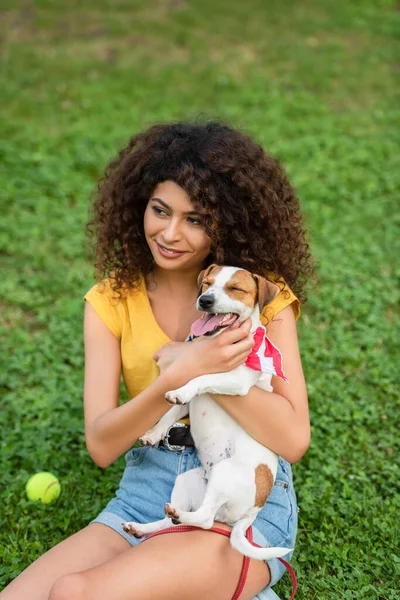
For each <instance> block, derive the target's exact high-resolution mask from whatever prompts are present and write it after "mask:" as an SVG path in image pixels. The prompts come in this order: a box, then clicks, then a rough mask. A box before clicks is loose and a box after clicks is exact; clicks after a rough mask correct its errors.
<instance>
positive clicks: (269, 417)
mask: <svg viewBox="0 0 400 600" xmlns="http://www.w3.org/2000/svg"><path fill="white" fill-rule="evenodd" d="M267 334H268V337H269V339H270V340H271V341H272V342H273V343H274V344H275V346H277V348H279V350H280V351H281V353H282V357H283V368H284V372H285V375H286V377H287V379H288V381H289V383H287V384H286V383H285V382H284V381H282V379H280V378H279V377H273V378H272V386H273V389H274V391H273V392H267V391H265V390H262V389H261V388H258V387H257V386H254V387H253V388H251V390H250V392H249V393H248V394H247V396H235V397H232V396H225V395H219V394H212V397H213V398H214V400H215V401H216V402H218V404H219V405H220V406H221V407H222V408H223V409H224V410H225V411H226V412H227V413H228V414H229V415H230V416H231V417H232V418H233V419H235V421H237V422H238V423H239V425H241V426H242V427H243V429H245V430H246V431H247V433H248V434H249V435H251V436H252V437H254V438H255V439H256V440H257V441H258V442H260V443H261V444H263V445H264V446H267V447H268V448H270V449H271V450H273V451H274V452H276V453H277V454H279V455H280V456H282V458H284V459H285V460H287V461H288V462H291V463H293V462H296V461H298V460H300V458H301V457H302V456H303V454H305V452H306V450H307V448H308V446H309V443H310V420H309V412H308V399H307V389H306V384H305V380H304V375H303V369H302V366H301V359H300V352H299V346H298V341H297V331H296V321H295V318H294V315H293V310H292V308H291V307H290V306H287V307H286V308H284V309H283V310H282V311H281V312H280V313H279V314H278V315H277V316H276V317H275V318H274V319H273V320H272V321H271V322H270V323H269V324H268V327H267Z"/></svg>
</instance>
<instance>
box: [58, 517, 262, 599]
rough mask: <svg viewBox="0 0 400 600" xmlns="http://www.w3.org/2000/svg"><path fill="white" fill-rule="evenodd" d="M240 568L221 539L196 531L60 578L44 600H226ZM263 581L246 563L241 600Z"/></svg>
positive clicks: (258, 564)
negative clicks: (72, 599) (46, 599)
mask: <svg viewBox="0 0 400 600" xmlns="http://www.w3.org/2000/svg"><path fill="white" fill-rule="evenodd" d="M217 525H218V527H224V525H222V524H219V523H218V524H217ZM227 529H229V528H227ZM242 563H243V556H242V555H241V554H239V552H237V551H236V550H234V549H233V548H232V546H231V545H230V542H229V539H228V538H226V537H225V536H222V535H219V534H217V533H213V532H211V531H199V530H195V531H189V532H185V533H170V534H166V535H160V536H158V537H155V538H152V539H149V540H148V541H146V542H142V543H141V544H139V546H136V547H134V548H131V549H129V550H128V551H127V552H123V553H122V554H119V555H118V556H116V557H115V558H113V559H111V560H109V561H108V562H107V563H105V564H102V565H99V566H97V567H94V568H91V569H89V570H86V571H83V572H80V573H75V574H72V575H67V576H66V577H62V578H61V579H59V580H58V581H57V582H56V583H55V585H54V587H53V588H52V590H51V593H50V597H49V600H70V599H71V598H74V600H87V599H88V598H90V600H104V598H107V600H132V598H137V599H138V600H176V598H179V599H182V600H230V599H231V598H232V596H233V594H234V592H235V590H236V586H237V584H238V581H239V577H240V572H241V568H242ZM268 582H269V569H268V567H267V565H266V564H265V563H264V562H263V561H256V560H252V561H251V562H250V568H249V573H248V576H247V581H246V585H245V588H244V591H243V594H242V595H241V597H240V598H241V600H250V599H251V598H254V596H256V595H257V594H258V592H260V590H262V589H263V588H264V587H265V586H266V585H267V584H268Z"/></svg>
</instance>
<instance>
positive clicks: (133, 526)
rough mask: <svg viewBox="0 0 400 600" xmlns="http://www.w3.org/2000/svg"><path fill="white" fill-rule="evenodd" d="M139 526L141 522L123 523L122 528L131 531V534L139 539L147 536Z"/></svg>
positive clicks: (127, 531) (126, 531)
mask: <svg viewBox="0 0 400 600" xmlns="http://www.w3.org/2000/svg"><path fill="white" fill-rule="evenodd" d="M139 528H140V525H139V523H122V529H123V530H124V531H125V533H129V535H132V536H133V537H135V538H137V539H138V540H140V539H141V538H142V537H144V536H145V534H144V533H142V532H141V531H140V530H139Z"/></svg>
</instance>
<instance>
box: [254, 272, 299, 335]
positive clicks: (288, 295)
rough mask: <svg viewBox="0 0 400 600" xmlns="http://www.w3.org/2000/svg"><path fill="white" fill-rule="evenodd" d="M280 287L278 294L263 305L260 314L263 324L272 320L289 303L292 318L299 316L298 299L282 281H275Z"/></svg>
mask: <svg viewBox="0 0 400 600" xmlns="http://www.w3.org/2000/svg"><path fill="white" fill-rule="evenodd" d="M275 283H276V284H277V285H279V287H280V288H281V291H280V292H279V294H278V295H277V296H276V297H275V298H274V299H273V300H272V302H271V303H270V304H267V305H266V306H264V308H263V310H262V311H261V314H260V320H261V323H262V324H263V325H264V326H265V325H267V323H269V322H270V321H272V319H274V318H275V317H276V315H277V314H278V313H279V312H280V311H281V310H283V309H284V308H286V306H289V305H291V306H292V308H293V313H294V318H295V319H296V321H297V319H298V318H299V316H300V300H299V299H298V298H297V297H296V296H295V295H294V293H293V292H292V290H291V289H290V288H289V287H288V286H287V285H286V284H284V283H281V282H278V281H276V282H275Z"/></svg>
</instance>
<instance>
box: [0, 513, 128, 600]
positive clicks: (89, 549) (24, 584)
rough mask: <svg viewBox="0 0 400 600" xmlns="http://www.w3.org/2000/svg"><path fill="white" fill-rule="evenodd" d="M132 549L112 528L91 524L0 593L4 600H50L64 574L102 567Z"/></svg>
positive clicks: (38, 561)
mask: <svg viewBox="0 0 400 600" xmlns="http://www.w3.org/2000/svg"><path fill="white" fill-rule="evenodd" d="M130 547H131V546H130V544H129V542H128V541H127V540H125V539H124V538H123V537H122V536H121V535H119V533H117V532H116V531H114V530H113V529H111V528H110V527H107V526H106V525H102V524H100V523H93V524H90V525H88V526H87V527H85V528H84V529H82V531H79V532H78V533H75V534H74V535H72V536H71V537H69V538H67V539H66V540H64V541H63V542H61V543H60V544H57V546H54V548H52V549H51V550H49V551H48V552H46V554H43V556H41V557H40V558H38V559H37V560H36V561H35V562H34V563H32V564H31V565H30V566H29V567H28V568H27V569H26V570H25V571H23V572H22V573H21V574H20V575H18V577H17V578H16V579H14V581H13V582H12V583H10V585H8V586H7V587H6V588H5V589H4V590H3V592H1V593H0V600H26V599H27V598H29V600H47V599H48V597H49V593H50V589H51V587H52V585H53V584H54V582H55V581H56V580H57V579H58V578H59V577H61V576H62V575H66V574H67V573H74V572H76V571H83V570H84V569H90V568H91V567H95V566H96V565H100V564H101V563H104V562H106V561H108V560H110V559H113V558H115V557H116V556H117V555H118V554H120V553H121V552H124V551H126V550H128V549H129V548H130Z"/></svg>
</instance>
